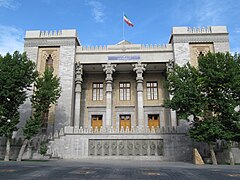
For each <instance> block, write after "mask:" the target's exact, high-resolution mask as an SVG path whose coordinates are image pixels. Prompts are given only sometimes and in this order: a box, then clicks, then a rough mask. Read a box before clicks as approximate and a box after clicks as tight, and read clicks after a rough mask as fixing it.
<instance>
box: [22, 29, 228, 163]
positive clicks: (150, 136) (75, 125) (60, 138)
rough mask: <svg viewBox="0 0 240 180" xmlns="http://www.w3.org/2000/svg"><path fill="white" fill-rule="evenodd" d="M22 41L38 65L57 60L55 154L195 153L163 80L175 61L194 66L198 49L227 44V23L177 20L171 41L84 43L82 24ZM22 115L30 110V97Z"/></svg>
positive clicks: (51, 126)
mask: <svg viewBox="0 0 240 180" xmlns="http://www.w3.org/2000/svg"><path fill="white" fill-rule="evenodd" d="M24 49H25V51H26V52H27V55H28V57H29V58H30V59H31V60H32V61H34V62H35V63H36V64H37V69H38V71H39V72H41V73H42V72H44V70H45V69H46V67H52V68H53V69H54V74H55V75H57V76H59V77H60V82H61V87H62V94H61V97H60V98H59V100H58V103H57V104H56V105H55V106H52V107H51V109H50V113H49V121H48V122H45V124H44V127H43V131H45V132H47V133H48V134H49V140H50V141H49V152H48V153H49V154H50V155H52V156H57V157H60V158H83V157H88V158H90V157H98V158H100V157H101V158H113V157H115V158H119V157H120V156H121V157H123V158H148V159H151V158H153V159H160V160H172V161H173V160H183V161H185V160H190V159H191V156H190V155H189V154H192V143H191V141H190V139H189V137H188V136H187V135H186V129H185V127H184V126H183V125H182V124H181V123H179V122H178V119H177V117H176V114H175V112H174V111H172V110H171V109H168V108H164V107H163V103H164V99H167V98H171V97H170V96H169V94H168V92H167V90H166V89H165V88H164V81H165V79H166V73H167V71H169V69H171V68H172V67H173V65H174V63H175V64H178V65H184V64H186V63H187V62H189V63H190V64H192V65H194V66H196V65H197V63H198V61H197V60H198V56H199V55H205V54H206V53H207V52H208V51H211V52H227V51H229V38H228V32H227V28H226V27H225V26H211V27H207V28H188V27H173V28H172V33H171V35H170V39H169V42H168V44H164V45H152V44H151V45H142V44H134V43H130V42H128V41H126V40H123V41H121V42H119V43H117V44H115V45H107V46H105V45H104V46H91V47H90V46H88V47H86V46H84V45H82V44H81V43H80V41H79V38H78V36H77V32H76V30H61V31H53V32H52V31H51V32H41V31H27V32H26V37H25V43H24ZM20 110H21V118H22V119H23V121H22V123H24V119H26V118H27V117H28V116H29V115H30V114H31V111H32V110H31V105H30V102H29V101H27V102H26V103H25V104H24V105H23V106H22V108H21V109H20Z"/></svg>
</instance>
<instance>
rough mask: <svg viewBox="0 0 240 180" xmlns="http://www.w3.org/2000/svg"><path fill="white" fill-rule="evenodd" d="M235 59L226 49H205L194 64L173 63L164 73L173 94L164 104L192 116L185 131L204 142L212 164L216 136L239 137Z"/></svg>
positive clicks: (239, 74)
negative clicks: (214, 50)
mask: <svg viewBox="0 0 240 180" xmlns="http://www.w3.org/2000/svg"><path fill="white" fill-rule="evenodd" d="M239 59H240V58H239V56H237V55H236V56H234V57H233V56H231V55H230V54H229V53H226V54H224V53H216V54H212V53H208V54H207V55H206V56H203V57H200V58H199V61H198V62H199V65H198V67H196V68H195V67H192V66H190V65H189V64H187V65H185V66H183V67H179V66H177V65H176V66H175V67H174V69H173V71H171V72H169V74H168V77H167V82H166V85H167V88H168V90H169V92H170V94H171V95H173V98H172V99H171V100H166V101H165V106H166V107H169V108H172V109H174V110H176V112H177V115H178V116H179V118H182V119H186V118H187V117H189V116H190V115H192V116H193V122H192V125H191V126H190V130H189V134H190V136H191V138H192V139H194V140H195V141H203V142H206V143H208V145H209V148H210V152H211V157H212V162H213V164H217V160H216V157H215V153H214V150H213V144H214V143H215V142H216V140H219V139H220V140H226V141H227V142H230V141H239V140H240V139H239V138H240V126H239V122H240V119H239V113H236V112H235V111H234V107H236V106H237V105H239V104H240V91H239V89H240V88H239V87H240V60H239Z"/></svg>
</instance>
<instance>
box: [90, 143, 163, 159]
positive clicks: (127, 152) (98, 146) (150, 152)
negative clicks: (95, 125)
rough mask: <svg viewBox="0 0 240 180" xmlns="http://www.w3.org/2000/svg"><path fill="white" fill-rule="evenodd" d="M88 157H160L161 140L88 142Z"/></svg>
mask: <svg viewBox="0 0 240 180" xmlns="http://www.w3.org/2000/svg"><path fill="white" fill-rule="evenodd" d="M88 151H89V153H88V154H89V155H90V156H162V155H163V152H164V146H163V140H162V139H156V140H148V139H145V140H130V139H127V140H118V139H116V140H109V139H102V140H89V149H88Z"/></svg>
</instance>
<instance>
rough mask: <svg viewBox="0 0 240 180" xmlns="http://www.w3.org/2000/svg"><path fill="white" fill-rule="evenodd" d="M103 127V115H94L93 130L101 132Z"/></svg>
mask: <svg viewBox="0 0 240 180" xmlns="http://www.w3.org/2000/svg"><path fill="white" fill-rule="evenodd" d="M101 126H102V115H92V128H93V130H95V129H96V127H97V128H98V130H100V128H101Z"/></svg>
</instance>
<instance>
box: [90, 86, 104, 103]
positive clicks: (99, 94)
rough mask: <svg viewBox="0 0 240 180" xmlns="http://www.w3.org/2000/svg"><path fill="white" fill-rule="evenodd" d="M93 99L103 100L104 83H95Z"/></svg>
mask: <svg viewBox="0 0 240 180" xmlns="http://www.w3.org/2000/svg"><path fill="white" fill-rule="evenodd" d="M92 90H93V93H92V94H93V101H101V100H103V83H93V88H92Z"/></svg>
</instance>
